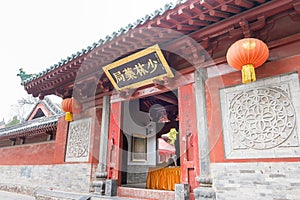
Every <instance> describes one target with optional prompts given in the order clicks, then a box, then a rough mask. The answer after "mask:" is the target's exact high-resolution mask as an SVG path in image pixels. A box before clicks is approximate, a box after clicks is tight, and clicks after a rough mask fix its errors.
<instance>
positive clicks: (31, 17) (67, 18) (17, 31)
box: [0, 0, 176, 123]
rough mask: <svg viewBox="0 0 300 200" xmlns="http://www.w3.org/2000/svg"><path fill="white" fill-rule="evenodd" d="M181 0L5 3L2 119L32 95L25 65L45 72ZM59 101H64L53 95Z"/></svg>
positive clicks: (0, 49) (0, 22)
mask: <svg viewBox="0 0 300 200" xmlns="http://www.w3.org/2000/svg"><path fill="white" fill-rule="evenodd" d="M170 2H173V3H175V2H176V1H175V0H127V1H123V0H115V1H111V0H51V1H50V0H48V1H41V0H26V1H24V0H9V1H1V3H0V30H1V31H0V58H1V65H2V66H1V70H2V73H1V78H0V89H1V94H2V95H1V96H2V98H1V104H0V121H2V119H4V120H5V122H6V123H7V122H8V121H9V120H10V119H11V118H12V117H13V115H15V111H13V109H12V107H13V106H14V105H16V104H17V102H18V100H19V99H22V98H27V97H28V96H29V95H28V94H27V93H26V91H25V90H24V88H23V86H22V85H21V79H20V77H18V76H17V74H18V72H19V68H23V70H24V71H25V72H26V73H29V74H30V73H39V72H41V71H43V70H45V69H46V68H48V67H50V66H52V65H53V64H56V63H58V62H59V61H60V60H61V59H65V58H67V57H68V56H70V55H72V54H73V53H76V52H77V51H80V50H81V49H83V48H86V47H87V46H89V45H92V44H93V43H94V42H98V41H99V39H104V38H105V36H107V35H110V34H111V33H113V32H114V31H117V30H119V29H120V28H121V27H125V26H127V25H128V24H129V23H133V22H135V21H136V20H137V19H140V18H142V17H144V16H145V15H146V14H151V13H153V12H154V11H155V10H156V9H159V8H161V7H163V6H164V5H165V4H166V3H170ZM52 100H53V101H54V102H57V103H59V102H60V101H61V99H60V98H58V97H56V98H55V97H52Z"/></svg>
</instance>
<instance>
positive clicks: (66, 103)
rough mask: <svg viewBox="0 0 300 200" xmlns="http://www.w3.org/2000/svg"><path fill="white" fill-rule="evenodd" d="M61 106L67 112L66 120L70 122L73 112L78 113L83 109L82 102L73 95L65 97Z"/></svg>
mask: <svg viewBox="0 0 300 200" xmlns="http://www.w3.org/2000/svg"><path fill="white" fill-rule="evenodd" d="M61 108H62V110H63V111H64V112H66V116H65V120H66V121H69V122H70V121H72V120H73V117H72V115H73V114H78V113H80V112H81V111H82V105H81V103H80V102H79V101H78V100H76V99H74V98H73V97H72V98H67V99H64V100H63V101H62V102H61Z"/></svg>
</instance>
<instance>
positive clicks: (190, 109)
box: [178, 84, 200, 191]
mask: <svg viewBox="0 0 300 200" xmlns="http://www.w3.org/2000/svg"><path fill="white" fill-rule="evenodd" d="M178 101H179V102H178V103H179V134H180V135H179V139H180V166H181V183H188V184H190V186H191V191H193V189H194V188H195V187H197V186H198V183H197V182H196V176H198V175H199V171H200V170H199V159H198V145H197V143H198V136H197V123H196V105H195V93H194V87H193V84H189V85H184V86H181V87H180V88H179V99H178Z"/></svg>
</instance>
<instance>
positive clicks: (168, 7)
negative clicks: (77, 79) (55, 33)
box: [22, 0, 186, 85]
mask: <svg viewBox="0 0 300 200" xmlns="http://www.w3.org/2000/svg"><path fill="white" fill-rule="evenodd" d="M185 2H186V0H183V1H182V0H179V1H177V2H176V3H175V4H174V3H168V4H166V5H165V6H164V7H163V8H161V9H157V10H155V11H154V12H153V13H151V14H150V15H145V16H144V17H142V18H140V19H138V20H136V21H135V22H134V23H129V24H128V25H127V26H125V27H121V28H120V29H119V30H118V31H117V32H113V33H112V34H111V35H107V36H106V37H105V38H104V40H103V39H100V40H99V41H98V42H97V43H93V45H92V47H91V46H88V47H87V48H86V49H82V50H81V51H78V52H77V53H75V54H72V55H71V56H68V57H67V59H62V60H61V61H59V62H58V63H57V64H54V65H53V66H51V67H50V68H47V69H48V70H47V69H46V70H44V71H42V72H40V73H39V74H38V75H36V76H32V77H30V78H28V79H26V80H24V81H23V82H22V85H24V84H27V83H29V82H30V81H33V80H35V79H37V78H39V77H41V76H43V75H44V74H46V73H48V72H50V71H52V70H54V69H56V68H58V67H60V66H62V65H64V64H67V63H68V62H70V61H72V60H74V59H75V58H77V57H79V56H82V55H83V54H86V53H88V52H90V51H91V50H92V49H94V48H95V47H99V46H101V45H103V44H105V43H106V42H108V41H112V40H113V39H114V38H115V37H118V36H120V35H122V34H125V33H127V32H128V31H130V30H132V29H134V28H135V27H137V26H139V25H143V24H145V23H146V22H148V21H149V20H152V19H154V18H155V17H157V16H159V15H163V14H164V13H165V12H166V11H168V10H171V9H174V8H175V7H176V6H177V5H179V4H182V3H185Z"/></svg>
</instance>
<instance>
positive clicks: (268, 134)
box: [220, 73, 300, 158]
mask: <svg viewBox="0 0 300 200" xmlns="http://www.w3.org/2000/svg"><path fill="white" fill-rule="evenodd" d="M299 94H300V92H299V80H298V74H297V73H292V74H287V75H281V76H279V77H273V78H268V79H264V80H259V81H257V82H254V83H251V84H243V85H238V86H235V87H228V88H223V89H221V90H220V97H221V110H222V119H223V120H222V125H223V138H224V146H225V155H226V157H227V158H262V157H266V158H268V157H272V158H274V157H296V156H300V147H299V144H300V142H299V133H298V132H297V130H299V119H297V115H299V114H300V106H299V101H300V99H299V97H300V95H299ZM297 99H298V100H297ZM297 120H298V121H297Z"/></svg>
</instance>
